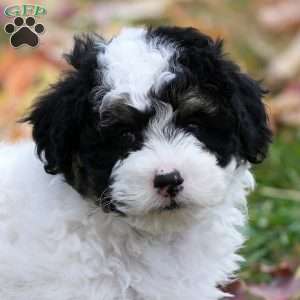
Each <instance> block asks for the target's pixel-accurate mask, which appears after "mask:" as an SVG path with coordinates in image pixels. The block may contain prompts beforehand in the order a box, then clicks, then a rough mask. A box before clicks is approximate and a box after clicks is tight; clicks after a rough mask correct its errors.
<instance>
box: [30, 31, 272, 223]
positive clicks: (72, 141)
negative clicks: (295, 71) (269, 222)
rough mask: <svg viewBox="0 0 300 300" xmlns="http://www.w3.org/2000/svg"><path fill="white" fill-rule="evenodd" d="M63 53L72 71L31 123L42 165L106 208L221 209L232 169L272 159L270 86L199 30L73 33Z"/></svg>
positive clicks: (160, 213) (144, 212) (137, 214)
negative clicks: (265, 98) (266, 98)
mask: <svg viewBox="0 0 300 300" xmlns="http://www.w3.org/2000/svg"><path fill="white" fill-rule="evenodd" d="M67 60H68V62H69V63H70V64H71V65H72V66H73V70H72V71H70V72H69V73H67V74H65V76H64V77H63V78H62V79H61V80H60V81H59V82H58V83H57V84H56V85H54V86H53V87H52V88H51V90H50V91H48V93H46V94H45V95H44V96H42V97H41V99H40V100H39V101H38V102H37V103H36V104H35V106H34V107H33V109H32V111H31V113H30V115H29V116H28V117H27V119H26V120H27V121H29V122H31V123H32V124H33V137H34V140H35V142H36V144H37V151H38V154H39V155H40V157H41V158H42V159H43V161H44V163H45V170H46V172H48V173H51V174H57V173H62V174H63V175H64V176H65V179H66V180H67V182H68V183H69V184H71V185H72V186H73V187H74V188H75V189H76V190H77V191H78V192H79V193H81V194H82V195H84V196H86V197H87V198H91V199H94V200H95V201H96V202H97V203H99V204H100V205H101V206H102V207H103V210H104V211H105V212H114V213H119V214H122V215H124V216H131V217H134V218H147V216H149V215H152V216H153V215H155V216H156V217H155V218H161V219H163V218H164V216H166V215H172V216H174V215H176V214H180V211H190V212H195V211H197V210H200V209H202V208H205V207H208V206H210V207H211V206H214V205H218V204H219V203H222V201H224V198H225V195H226V192H227V190H228V188H229V185H230V183H231V182H232V177H233V176H235V175H234V174H236V173H235V171H234V170H235V169H236V168H237V167H238V166H241V165H247V164H248V163H249V162H250V163H258V162H260V161H262V160H263V158H264V157H265V155H266V151H267V146H268V143H269V141H270V135H271V134H270V131H269V129H268V126H267V118H266V113H265V109H264V105H263V103H262V101H261V97H262V95H263V90H262V89H261V87H260V86H259V84H258V83H257V82H256V81H254V80H252V79H251V78H250V77H249V76H247V75H246V74H244V73H242V72H240V70H239V68H238V67H237V65H235V64H234V63H233V62H231V61H229V60H228V59H226V58H224V56H223V53H222V44H221V42H220V41H213V40H212V39H211V38H209V37H208V36H206V35H204V34H202V33H200V32H198V31H197V30H195V29H192V28H186V29H183V28H176V27H172V28H170V27H159V28H156V29H148V30H144V29H127V30H123V31H122V32H121V33H120V34H119V35H118V36H117V37H115V38H113V39H112V40H111V41H109V42H106V41H104V40H103V39H102V38H100V37H98V36H92V37H91V36H90V37H83V38H76V39H75V46H74V49H73V51H72V53H71V54H69V55H67Z"/></svg>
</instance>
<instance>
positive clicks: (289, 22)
mask: <svg viewBox="0 0 300 300" xmlns="http://www.w3.org/2000/svg"><path fill="white" fill-rule="evenodd" d="M258 19H259V21H260V22H261V24H262V25H264V26H265V27H266V28H268V29H270V30H273V31H277V32H282V31H286V30H291V29H295V28H299V26H300V1H299V0H284V1H279V2H278V3H271V4H269V5H267V6H264V7H262V8H261V9H260V10H259V11H258Z"/></svg>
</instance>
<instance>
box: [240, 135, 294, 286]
mask: <svg viewBox="0 0 300 300" xmlns="http://www.w3.org/2000/svg"><path fill="white" fill-rule="evenodd" d="M254 171H255V177H256V181H257V188H256V191H255V192H254V193H253V194H252V195H251V196H250V199H249V217H250V223H249V226H248V228H247V233H246V234H247V235H248V241H247V243H246V246H245V248H244V249H243V250H242V254H243V255H244V257H245V258H246V262H245V264H244V266H243V268H242V271H241V277H242V278H243V279H245V280H247V281H252V282H261V281H268V280H269V279H270V277H269V275H268V274H265V273H263V272H260V266H261V265H263V264H265V265H277V264H279V263H280V262H282V261H294V262H295V261H296V262H297V260H298V259H299V258H300V130H288V129H283V130H282V131H281V132H280V133H279V135H278V136H277V137H276V138H275V139H274V143H273V145H272V147H271V149H270V152H269V157H268V158H267V159H266V161H265V162H264V163H263V164H262V165H261V166H257V167H256V168H255V170H254Z"/></svg>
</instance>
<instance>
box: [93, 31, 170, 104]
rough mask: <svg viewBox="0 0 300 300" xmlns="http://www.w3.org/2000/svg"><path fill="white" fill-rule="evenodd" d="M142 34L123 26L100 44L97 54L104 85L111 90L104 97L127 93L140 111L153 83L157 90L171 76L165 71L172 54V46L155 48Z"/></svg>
mask: <svg viewBox="0 0 300 300" xmlns="http://www.w3.org/2000/svg"><path fill="white" fill-rule="evenodd" d="M145 35H146V30H145V29H141V28H139V29H136V28H126V29H123V30H122V31H121V33H120V34H119V35H118V36H116V37H114V38H113V39H112V40H111V41H110V42H109V43H108V44H107V45H101V46H102V47H103V49H104V51H103V52H100V53H99V55H98V61H99V64H100V65H101V67H102V68H104V70H102V71H103V84H104V85H105V86H107V87H109V89H110V91H109V92H108V93H107V95H106V99H113V98H114V96H116V95H119V94H124V93H127V94H129V95H130V97H129V99H130V104H131V105H132V106H134V107H136V108H138V109H140V110H143V109H144V108H145V107H146V106H147V105H149V104H150V102H149V101H147V98H146V97H145V96H146V94H147V92H148V91H149V88H150V87H151V86H152V85H153V87H154V88H155V90H158V89H159V87H160V86H161V84H162V83H163V82H165V81H167V80H171V79H172V78H173V77H174V74H172V73H170V72H169V71H168V67H169V64H168V59H169V58H170V57H171V55H172V54H173V53H174V48H172V47H171V46H172V45H168V46H167V45H166V46H163V45H160V47H159V48H158V47H157V45H156V43H155V40H154V41H152V42H150V43H147V42H146V36H145ZM103 105H106V103H105V101H104V102H103Z"/></svg>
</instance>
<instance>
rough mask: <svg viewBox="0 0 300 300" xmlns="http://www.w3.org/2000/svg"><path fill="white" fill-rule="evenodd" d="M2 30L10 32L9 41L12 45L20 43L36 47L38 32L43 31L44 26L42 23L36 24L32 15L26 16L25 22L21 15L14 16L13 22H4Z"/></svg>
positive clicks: (16, 45) (15, 45) (17, 45)
mask: <svg viewBox="0 0 300 300" xmlns="http://www.w3.org/2000/svg"><path fill="white" fill-rule="evenodd" d="M4 30H5V32H6V33H8V34H11V37H10V43H11V45H12V46H13V47H15V48H17V47H19V46H22V45H28V46H30V47H36V46H37V45H38V43H39V34H41V33H43V32H44V31H45V27H44V25H43V24H40V23H38V24H36V23H35V19H34V18H33V17H27V18H26V20H25V23H24V19H23V18H22V17H16V18H15V19H14V24H12V23H8V24H6V25H5V27H4Z"/></svg>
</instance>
